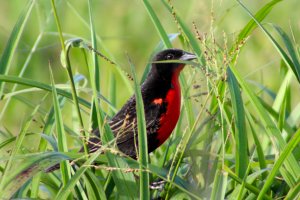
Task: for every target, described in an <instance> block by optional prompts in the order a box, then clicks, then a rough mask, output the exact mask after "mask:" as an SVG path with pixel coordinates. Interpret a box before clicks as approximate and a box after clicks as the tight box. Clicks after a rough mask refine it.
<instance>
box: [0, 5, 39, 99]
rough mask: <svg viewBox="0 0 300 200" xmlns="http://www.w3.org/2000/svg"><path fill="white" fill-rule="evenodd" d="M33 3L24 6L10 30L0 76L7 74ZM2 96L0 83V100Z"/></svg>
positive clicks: (0, 63) (0, 61)
mask: <svg viewBox="0 0 300 200" xmlns="http://www.w3.org/2000/svg"><path fill="white" fill-rule="evenodd" d="M34 2H35V1H33V0H30V1H28V3H27V5H26V6H25V8H24V10H23V12H22V13H21V15H20V16H19V19H18V21H17V23H16V24H15V26H14V28H13V30H12V33H11V35H10V37H9V40H8V42H7V44H6V47H5V49H4V51H3V53H2V56H1V59H0V74H7V73H8V71H9V68H10V65H11V61H12V58H13V54H14V52H15V51H16V48H17V45H18V43H19V41H20V39H21V35H22V33H23V31H24V28H25V25H26V23H27V20H28V18H29V16H30V13H31V10H32V8H33V5H34ZM2 95H3V82H2V81H0V99H1V98H2Z"/></svg>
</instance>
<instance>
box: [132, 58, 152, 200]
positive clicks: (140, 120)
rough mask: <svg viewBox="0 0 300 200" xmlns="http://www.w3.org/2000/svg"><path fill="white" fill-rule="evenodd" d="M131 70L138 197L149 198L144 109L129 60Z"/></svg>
mask: <svg viewBox="0 0 300 200" xmlns="http://www.w3.org/2000/svg"><path fill="white" fill-rule="evenodd" d="M129 63H130V68H131V72H132V75H133V80H134V89H135V97H136V113H137V125H138V148H139V151H138V152H139V154H138V155H139V157H138V158H139V163H140V199H145V200H146V199H150V191H149V173H148V172H147V169H148V162H149V161H148V160H149V159H148V145H147V130H146V121H145V111H144V103H143V97H142V93H141V87H140V85H139V84H138V80H137V77H136V72H135V69H134V66H133V64H132V62H131V61H130V60H129Z"/></svg>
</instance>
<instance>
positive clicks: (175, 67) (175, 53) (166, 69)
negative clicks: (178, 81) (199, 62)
mask: <svg viewBox="0 0 300 200" xmlns="http://www.w3.org/2000/svg"><path fill="white" fill-rule="evenodd" d="M196 58H197V57H196V55H194V54H192V53H188V52H186V51H183V50H181V49H166V50H163V51H161V52H159V53H157V54H156V55H155V56H154V58H153V60H152V70H154V71H156V72H157V73H158V74H159V75H160V76H163V77H168V76H170V77H172V76H173V75H179V73H180V71H181V70H182V69H183V67H184V66H185V63H183V62H181V61H189V60H193V59H196ZM168 61H170V62H168Z"/></svg>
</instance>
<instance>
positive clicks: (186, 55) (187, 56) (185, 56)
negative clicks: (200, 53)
mask: <svg viewBox="0 0 300 200" xmlns="http://www.w3.org/2000/svg"><path fill="white" fill-rule="evenodd" d="M196 58H197V56H196V55H195V54H192V53H189V52H184V53H183V55H182V56H181V57H180V58H179V60H184V61H189V60H193V59H196Z"/></svg>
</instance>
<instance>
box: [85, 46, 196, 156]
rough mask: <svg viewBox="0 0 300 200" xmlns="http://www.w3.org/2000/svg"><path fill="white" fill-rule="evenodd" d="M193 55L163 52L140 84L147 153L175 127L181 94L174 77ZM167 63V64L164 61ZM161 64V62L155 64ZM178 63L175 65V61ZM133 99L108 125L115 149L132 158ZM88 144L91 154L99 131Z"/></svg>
mask: <svg viewBox="0 0 300 200" xmlns="http://www.w3.org/2000/svg"><path fill="white" fill-rule="evenodd" d="M195 58H196V56H195V55H194V54H191V53H188V52H185V51H183V50H181V49H166V50H163V51H161V52H159V53H158V54H156V55H155V56H154V58H153V60H152V66H151V69H150V72H149V73H148V76H147V78H146V79H145V81H144V83H143V84H142V85H141V93H142V98H143V101H144V109H145V119H146V130H147V140H148V151H149V153H150V152H152V151H154V150H155V149H156V148H158V147H159V146H160V145H161V144H163V143H164V142H165V141H166V140H167V139H168V137H169V136H170V134H171V133H172V131H173V129H174V128H175V126H176V123H177V121H178V118H179V115H180V104H181V92H180V84H179V80H178V76H179V74H180V72H181V70H182V69H183V68H184V66H185V64H184V63H182V62H181V61H189V60H192V59H195ZM168 60H170V62H167V61H168ZM159 61H164V62H159ZM176 61H178V62H176ZM136 122H137V116H136V99H135V95H133V96H132V97H131V98H130V99H129V100H128V101H127V103H126V104H125V105H124V106H123V107H122V108H121V110H120V111H119V112H118V113H117V114H116V115H115V116H114V117H113V118H112V119H111V120H110V121H109V122H108V123H109V126H110V128H111V130H112V132H113V134H114V136H115V139H116V144H117V146H118V149H119V150H120V151H121V152H123V153H124V154H126V155H128V156H130V157H132V158H134V159H136V157H137V153H136V150H137V149H136V148H137V147H138V144H137V143H136V144H135V141H136V142H138V136H137V132H138V131H137V125H136V124H137V123H136ZM93 133H94V134H95V136H96V137H92V138H91V139H90V142H89V144H88V147H89V151H90V152H95V151H96V150H97V149H98V148H99V146H100V145H101V142H100V140H99V139H98V138H99V137H100V135H99V129H96V130H95V131H94V132H93Z"/></svg>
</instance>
